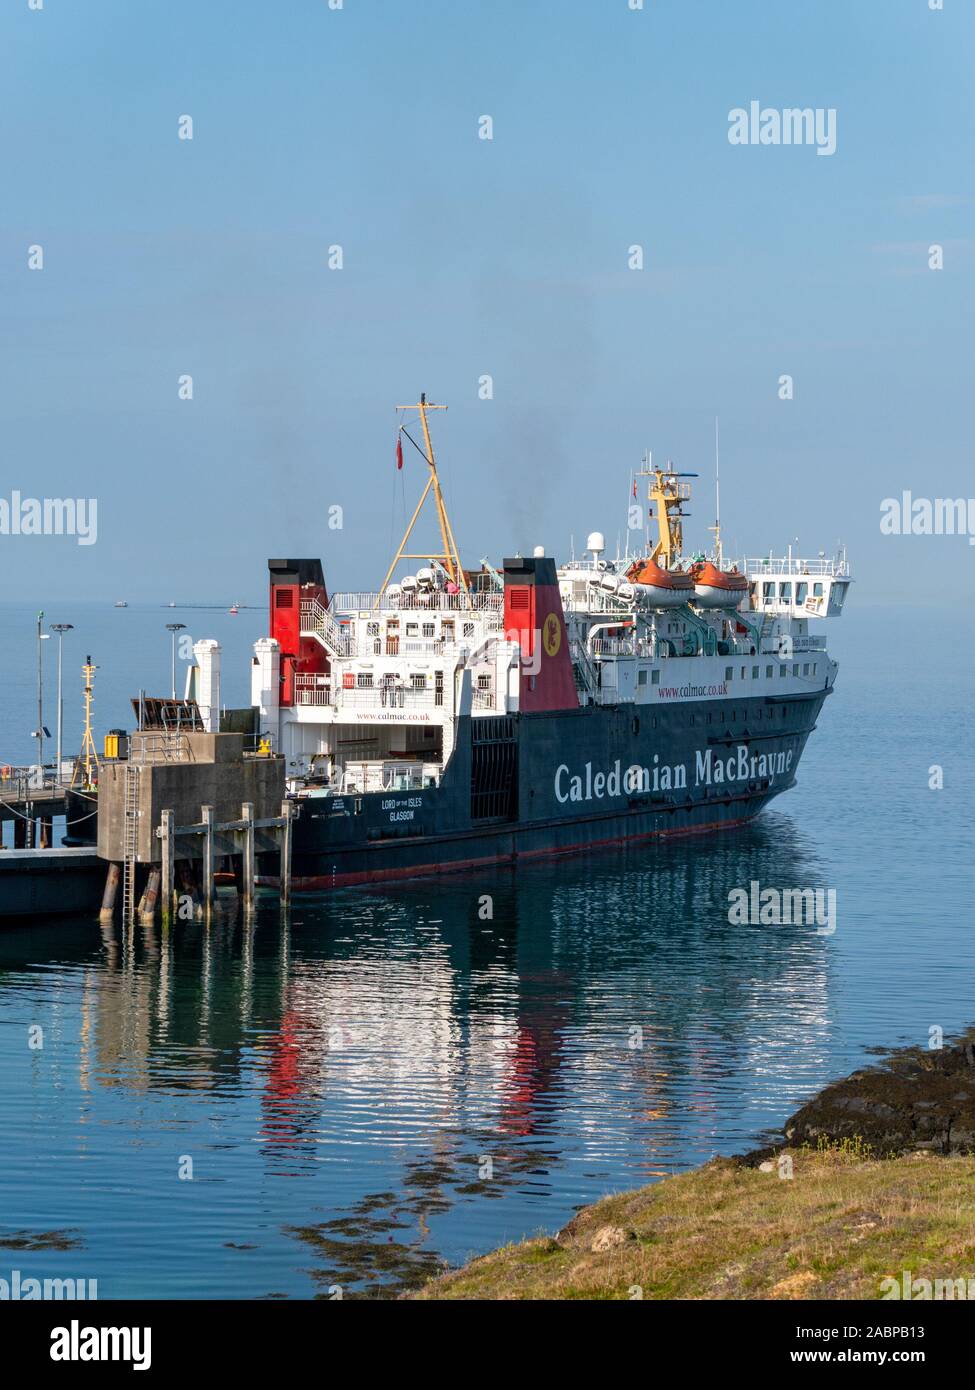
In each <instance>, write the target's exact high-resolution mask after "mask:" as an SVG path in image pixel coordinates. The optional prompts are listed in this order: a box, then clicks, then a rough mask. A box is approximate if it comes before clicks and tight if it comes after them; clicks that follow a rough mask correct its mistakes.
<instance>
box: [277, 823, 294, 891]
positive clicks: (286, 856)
mask: <svg viewBox="0 0 975 1390" xmlns="http://www.w3.org/2000/svg"><path fill="white" fill-rule="evenodd" d="M291 811H292V803H291V802H290V801H282V803H281V815H282V816H283V817H284V825H282V827H281V869H280V875H281V877H280V889H279V891H280V894H281V905H282V907H286V906H287V905H288V904H289V903H290V902H291Z"/></svg>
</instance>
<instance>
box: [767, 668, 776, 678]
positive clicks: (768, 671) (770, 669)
mask: <svg viewBox="0 0 975 1390" xmlns="http://www.w3.org/2000/svg"><path fill="white" fill-rule="evenodd" d="M774 669H775V668H774V667H773V666H766V668H765V679H766V680H767V681H770V680H771V679H772V672H773V670H774Z"/></svg>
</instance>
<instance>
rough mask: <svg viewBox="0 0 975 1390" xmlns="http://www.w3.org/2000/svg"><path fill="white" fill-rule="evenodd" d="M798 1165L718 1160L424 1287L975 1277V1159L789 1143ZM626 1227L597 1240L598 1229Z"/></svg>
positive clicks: (704, 1290)
mask: <svg viewBox="0 0 975 1390" xmlns="http://www.w3.org/2000/svg"><path fill="white" fill-rule="evenodd" d="M786 1152H789V1153H790V1156H791V1158H792V1163H793V1173H794V1176H793V1177H792V1178H791V1179H783V1178H780V1177H779V1176H778V1172H777V1171H776V1172H772V1173H763V1172H761V1171H759V1170H758V1169H757V1168H745V1167H739V1166H738V1165H737V1164H735V1163H733V1162H732V1161H731V1160H728V1159H716V1160H715V1161H714V1162H712V1163H709V1164H707V1165H706V1166H705V1167H704V1168H699V1169H696V1170H695V1171H694V1172H691V1173H685V1174H682V1175H681V1176H679V1177H675V1178H667V1179H664V1180H663V1181H662V1182H658V1183H654V1184H653V1185H652V1186H650V1187H644V1188H638V1189H637V1190H636V1191H634V1192H625V1193H621V1194H618V1195H616V1196H612V1197H607V1198H605V1199H604V1200H603V1201H601V1202H598V1203H597V1204H596V1205H595V1206H592V1207H587V1208H585V1209H584V1210H583V1211H582V1212H580V1213H579V1214H578V1215H577V1216H576V1217H575V1218H574V1220H573V1221H572V1222H570V1224H569V1226H568V1227H566V1229H565V1231H563V1232H561V1233H560V1234H559V1237H558V1239H557V1240H553V1239H552V1238H551V1237H548V1236H546V1237H542V1238H539V1239H536V1240H529V1241H525V1242H523V1243H522V1244H520V1245H509V1246H506V1247H505V1248H504V1249H503V1250H499V1251H496V1252H495V1253H494V1254H491V1255H487V1256H485V1257H484V1258H483V1259H478V1260H474V1261H473V1262H472V1263H470V1264H468V1265H466V1266H465V1267H464V1268H463V1269H460V1270H456V1271H454V1272H452V1273H448V1274H445V1275H443V1276H442V1277H441V1278H438V1279H435V1280H432V1281H431V1282H430V1283H429V1284H427V1285H425V1286H424V1288H422V1289H421V1290H420V1291H419V1292H418V1293H417V1294H414V1295H412V1296H413V1297H417V1298H423V1299H430V1298H434V1299H449V1298H458V1299H472V1298H473V1299H479V1298H480V1299H631V1298H635V1297H642V1298H644V1299H824V1298H839V1299H879V1298H880V1297H881V1293H882V1290H881V1287H880V1284H881V1280H882V1279H884V1278H885V1277H887V1276H893V1277H895V1278H897V1279H900V1277H901V1272H902V1271H903V1270H905V1269H909V1270H910V1271H911V1272H912V1275H913V1276H914V1278H928V1279H932V1280H933V1279H936V1278H939V1279H947V1278H959V1277H964V1278H966V1279H969V1278H972V1279H975V1159H973V1158H967V1157H966V1158H941V1157H936V1156H934V1155H929V1154H918V1155H910V1156H907V1157H902V1158H895V1159H887V1160H878V1159H874V1158H872V1157H870V1155H869V1150H868V1148H867V1147H865V1146H864V1145H862V1144H859V1143H857V1142H855V1141H854V1142H844V1143H842V1144H839V1145H835V1146H823V1147H821V1148H820V1149H819V1150H815V1151H814V1150H812V1149H809V1148H806V1149H796V1150H787V1151H786ZM607 1227H615V1228H618V1229H619V1230H620V1231H622V1232H623V1233H624V1234H625V1240H624V1242H623V1243H622V1244H619V1245H616V1246H614V1247H613V1248H611V1249H607V1250H602V1251H599V1252H594V1251H593V1248H592V1246H593V1241H594V1239H595V1238H596V1236H597V1234H598V1233H599V1232H605V1228H607Z"/></svg>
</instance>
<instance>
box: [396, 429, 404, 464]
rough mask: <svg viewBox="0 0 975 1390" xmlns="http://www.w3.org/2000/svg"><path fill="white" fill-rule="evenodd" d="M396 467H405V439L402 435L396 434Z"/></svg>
mask: <svg viewBox="0 0 975 1390" xmlns="http://www.w3.org/2000/svg"><path fill="white" fill-rule="evenodd" d="M396 467H397V468H402V467H403V440H402V438H401V436H400V435H397V436H396Z"/></svg>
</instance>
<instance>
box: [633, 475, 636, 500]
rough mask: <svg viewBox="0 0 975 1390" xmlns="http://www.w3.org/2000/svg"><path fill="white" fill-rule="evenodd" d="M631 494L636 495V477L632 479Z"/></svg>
mask: <svg viewBox="0 0 975 1390" xmlns="http://www.w3.org/2000/svg"><path fill="white" fill-rule="evenodd" d="M633 496H634V497H635V496H636V478H634V479H633Z"/></svg>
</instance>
